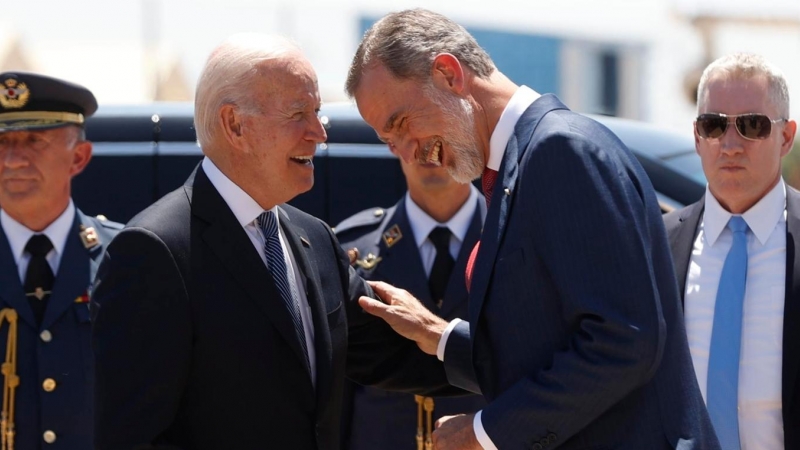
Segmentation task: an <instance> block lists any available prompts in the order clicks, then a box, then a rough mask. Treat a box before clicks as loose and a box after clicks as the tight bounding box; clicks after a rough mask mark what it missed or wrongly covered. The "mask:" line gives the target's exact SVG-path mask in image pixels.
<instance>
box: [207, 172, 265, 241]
mask: <svg viewBox="0 0 800 450" xmlns="http://www.w3.org/2000/svg"><path fill="white" fill-rule="evenodd" d="M203 171H204V172H205V173H206V176H207V177H208V180H209V181H211V184H213V185H214V188H216V189H217V192H219V195H221V196H222V199H223V200H225V203H227V204H228V207H229V208H230V209H231V212H233V215H234V216H235V217H236V220H237V221H238V222H239V225H241V226H242V228H244V227H246V226H247V225H250V224H251V223H253V221H254V220H256V219H257V218H258V216H259V215H261V213H263V212H264V209H263V208H262V207H261V206H260V205H259V204H258V202H256V201H255V200H253V197H250V195H248V194H247V192H245V191H243V190H242V188H240V187H239V186H237V185H236V183H234V182H233V181H231V179H230V178H228V177H227V176H226V175H225V174H224V173H222V171H221V170H219V168H217V166H216V165H214V163H213V162H212V161H211V160H210V159H209V158H208V157H206V158H203ZM270 211H272V212H273V213H274V214H275V217H276V218H277V219H278V222H277V223H278V224H280V217H278V207H277V205H276V206H274V207H273V208H272V209H270Z"/></svg>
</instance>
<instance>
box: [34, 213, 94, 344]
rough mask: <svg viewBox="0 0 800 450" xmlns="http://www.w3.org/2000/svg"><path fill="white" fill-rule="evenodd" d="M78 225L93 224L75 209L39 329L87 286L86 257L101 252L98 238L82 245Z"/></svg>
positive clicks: (52, 319) (87, 261)
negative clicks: (91, 244) (96, 240)
mask: <svg viewBox="0 0 800 450" xmlns="http://www.w3.org/2000/svg"><path fill="white" fill-rule="evenodd" d="M82 225H83V226H86V227H92V226H94V224H93V223H91V221H89V219H87V218H86V216H84V215H83V214H81V213H80V212H79V211H76V212H75V219H74V220H73V222H72V228H71V229H70V232H69V235H67V242H66V245H65V246H64V254H63V255H62V256H61V261H60V262H59V264H58V273H57V274H56V282H55V285H54V286H53V293H52V294H51V295H50V299H49V300H48V301H47V310H46V311H45V313H44V318H43V319H42V329H47V328H50V327H51V326H52V325H53V323H54V322H55V321H56V320H58V318H59V317H61V315H62V314H64V313H65V312H66V311H67V310H68V309H70V308H71V307H72V305H73V304H75V301H76V300H77V299H78V298H79V297H80V296H82V295H84V294H86V293H87V291H88V289H89V284H90V281H89V280H90V279H91V278H90V276H91V265H90V260H91V259H92V257H99V255H100V254H102V248H103V246H102V245H101V244H100V243H99V242H98V243H97V244H96V245H94V246H93V247H92V248H89V249H87V248H85V247H84V245H83V242H82V241H81V238H80V232H81V231H82V230H81V226H82ZM95 270H96V269H95Z"/></svg>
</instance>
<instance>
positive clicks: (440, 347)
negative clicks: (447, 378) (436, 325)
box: [436, 319, 461, 361]
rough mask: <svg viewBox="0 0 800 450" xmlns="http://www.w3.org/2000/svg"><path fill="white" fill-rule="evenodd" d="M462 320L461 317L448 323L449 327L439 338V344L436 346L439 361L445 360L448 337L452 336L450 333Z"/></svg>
mask: <svg viewBox="0 0 800 450" xmlns="http://www.w3.org/2000/svg"><path fill="white" fill-rule="evenodd" d="M460 322H461V319H453V320H452V322H450V323H449V324H448V325H447V328H445V329H444V333H442V337H440V338H439V345H438V346H437V347H436V357H437V358H439V361H444V349H445V347H447V338H449V337H450V333H451V332H452V331H453V328H455V327H456V325H458V324H459V323H460Z"/></svg>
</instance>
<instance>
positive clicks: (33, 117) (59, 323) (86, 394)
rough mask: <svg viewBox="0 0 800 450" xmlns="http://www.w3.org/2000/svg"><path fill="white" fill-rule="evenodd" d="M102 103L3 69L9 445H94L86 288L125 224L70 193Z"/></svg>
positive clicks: (1, 249)
mask: <svg viewBox="0 0 800 450" xmlns="http://www.w3.org/2000/svg"><path fill="white" fill-rule="evenodd" d="M96 109H97V101H96V100H95V97H94V95H93V94H92V93H91V92H90V91H89V90H88V89H86V88H84V87H83V86H79V85H77V84H73V83H69V82H66V81H63V80H58V79H55V78H51V77H47V76H44V75H39V74H33V73H24V72H6V73H2V74H0V309H2V312H0V316H2V321H3V323H2V326H0V352H3V353H4V354H5V364H4V365H3V370H2V372H3V376H4V377H5V382H6V389H5V390H4V392H3V396H4V402H3V404H4V409H3V411H2V421H0V427H1V428H2V429H1V430H0V431H1V432H2V444H3V449H4V450H5V449H9V450H12V449H14V448H16V449H17V450H31V449H44V448H50V447H49V446H50V444H56V446H53V447H52V448H59V449H70V450H87V449H91V448H92V390H93V383H92V378H93V369H92V350H91V347H90V332H91V325H90V323H89V309H88V306H89V303H88V288H89V286H90V283H91V281H92V279H93V278H94V273H95V270H96V268H97V265H98V264H99V262H100V261H99V259H100V257H101V256H102V255H103V248H104V246H105V245H106V244H108V242H109V241H110V240H111V238H112V237H113V236H114V235H115V234H116V233H117V230H119V229H120V228H121V225H120V224H116V223H113V222H109V221H107V220H105V219H104V218H93V217H87V216H86V215H84V214H83V213H81V212H80V210H78V209H77V208H76V207H75V205H74V203H73V202H72V199H71V197H70V183H71V180H72V177H74V176H75V175H77V174H79V173H81V171H82V170H83V169H84V168H85V167H86V165H87V164H88V163H89V160H90V159H91V156H92V144H91V143H90V142H88V141H87V140H86V137H85V133H84V128H83V125H84V121H85V119H86V117H88V116H90V115H92V114H93V113H94V112H95V110H96ZM98 188H100V187H98ZM12 399H13V401H12Z"/></svg>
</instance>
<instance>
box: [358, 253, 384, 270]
mask: <svg viewBox="0 0 800 450" xmlns="http://www.w3.org/2000/svg"><path fill="white" fill-rule="evenodd" d="M382 259H383V258H381V257H380V256H375V255H373V254H372V253H369V254H368V255H367V257H366V258H364V259H357V260H356V265H357V266H358V267H361V268H362V269H364V270H372V269H374V268H375V266H377V265H378V263H379V262H381V260H382Z"/></svg>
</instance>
